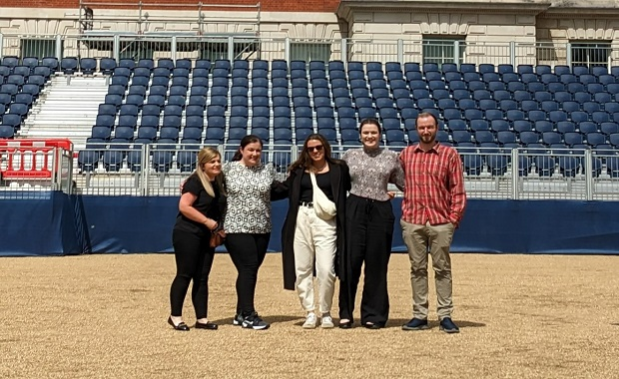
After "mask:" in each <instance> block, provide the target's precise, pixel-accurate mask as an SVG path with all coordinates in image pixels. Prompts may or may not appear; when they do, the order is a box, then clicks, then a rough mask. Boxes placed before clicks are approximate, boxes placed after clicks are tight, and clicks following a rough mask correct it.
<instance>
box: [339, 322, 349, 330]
mask: <svg viewBox="0 0 619 379" xmlns="http://www.w3.org/2000/svg"><path fill="white" fill-rule="evenodd" d="M338 328H340V329H352V321H346V322H340V323H339V325H338Z"/></svg>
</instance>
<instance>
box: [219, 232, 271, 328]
mask: <svg viewBox="0 0 619 379" xmlns="http://www.w3.org/2000/svg"><path fill="white" fill-rule="evenodd" d="M270 237H271V234H270V233H267V234H247V233H233V234H228V235H226V243H225V244H226V249H228V252H229V253H230V257H231V258H232V262H233V263H234V266H236V270H237V272H238V277H237V279H236V294H237V305H236V312H237V314H240V315H242V316H249V315H251V314H253V313H255V312H256V309H255V307H254V297H255V294H256V282H257V281H258V270H259V269H260V266H261V265H262V262H263V261H264V257H265V255H266V252H267V247H268V245H269V238H270Z"/></svg>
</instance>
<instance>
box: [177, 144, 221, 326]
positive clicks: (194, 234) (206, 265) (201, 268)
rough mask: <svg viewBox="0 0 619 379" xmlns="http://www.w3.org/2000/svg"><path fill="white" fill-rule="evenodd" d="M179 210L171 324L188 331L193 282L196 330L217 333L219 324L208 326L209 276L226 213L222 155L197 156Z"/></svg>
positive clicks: (204, 152)
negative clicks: (214, 240) (186, 307)
mask: <svg viewBox="0 0 619 379" xmlns="http://www.w3.org/2000/svg"><path fill="white" fill-rule="evenodd" d="M178 209H179V213H178V216H177V218H176V224H175V226H174V231H173V233H172V242H173V245H174V255H175V258H176V269H177V272H176V277H175V278H174V281H173V282H172V287H171V289H170V303H171V307H172V313H171V315H170V317H169V318H168V323H169V324H170V325H172V327H173V328H174V329H176V330H180V331H188V330H189V327H188V326H187V324H185V322H183V318H182V311H183V302H184V300H185V295H187V289H188V288H189V283H190V282H191V281H192V280H193V289H192V293H191V298H192V301H193V306H194V309H195V312H196V325H195V328H196V329H207V330H216V329H217V324H213V323H209V322H208V318H207V307H208V276H209V273H210V271H211V266H212V264H213V257H214V254H215V249H214V248H212V247H210V245H209V241H210V237H211V233H212V232H213V231H214V230H216V229H217V228H218V226H219V222H220V220H221V219H222V216H223V213H224V210H225V197H224V191H223V175H222V173H221V155H220V154H219V152H218V151H217V150H216V149H213V148H210V147H206V148H204V149H202V150H200V152H199V153H198V167H197V168H196V170H195V172H194V173H193V174H192V175H191V176H190V177H189V178H188V179H187V180H186V181H185V183H184V184H183V188H182V195H181V199H180V202H179V206H178Z"/></svg>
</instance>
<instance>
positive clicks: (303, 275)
mask: <svg viewBox="0 0 619 379" xmlns="http://www.w3.org/2000/svg"><path fill="white" fill-rule="evenodd" d="M310 174H314V175H315V178H316V184H317V186H318V187H319V188H320V189H321V190H322V192H323V193H325V195H326V196H327V197H328V198H329V199H330V200H331V201H333V202H334V203H335V205H336V209H337V212H336V215H335V217H333V218H332V219H328V220H324V219H321V218H320V217H318V216H317V214H316V212H315V210H314V208H313V186H312V182H311V178H310ZM285 186H286V187H287V188H288V201H289V206H288V213H287V215H286V220H285V222H284V227H283V231H282V260H283V267H284V288H286V289H289V290H292V289H296V290H297V293H298V294H299V299H300V301H301V305H302V307H303V308H304V310H305V311H306V312H307V316H306V320H305V323H304V324H303V327H304V328H307V329H310V328H315V327H316V326H317V322H318V317H317V315H316V313H315V309H314V288H313V281H312V276H313V273H314V272H316V277H317V278H318V282H319V288H318V290H319V292H320V293H319V295H320V296H319V307H320V313H321V326H322V327H323V328H332V327H333V326H334V325H333V319H332V318H331V315H330V311H331V305H332V302H333V287H334V283H335V277H336V275H337V276H339V277H340V279H341V278H342V275H343V274H344V272H345V271H346V270H341V269H340V268H343V267H346V262H345V261H344V257H345V254H344V251H345V249H344V243H345V240H346V238H345V235H344V230H345V228H344V220H345V219H346V193H347V191H348V190H349V189H350V176H349V173H348V166H347V165H346V163H345V162H343V161H341V160H337V159H334V158H332V157H331V146H330V145H329V142H328V141H327V140H326V139H325V138H324V137H323V136H322V135H320V134H312V135H310V136H309V137H307V139H306V140H305V143H304V144H303V149H302V151H301V153H300V155H299V158H298V159H297V161H296V162H294V163H293V164H292V165H291V166H290V169H289V176H288V179H287V180H286V182H285ZM314 262H316V264H315V265H314Z"/></svg>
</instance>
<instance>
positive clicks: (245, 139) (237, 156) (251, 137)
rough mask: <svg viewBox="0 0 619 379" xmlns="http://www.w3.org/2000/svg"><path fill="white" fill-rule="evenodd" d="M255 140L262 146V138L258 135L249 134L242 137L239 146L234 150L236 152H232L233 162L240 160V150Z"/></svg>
mask: <svg viewBox="0 0 619 379" xmlns="http://www.w3.org/2000/svg"><path fill="white" fill-rule="evenodd" d="M256 142H258V143H260V147H263V146H264V145H263V143H262V140H261V139H260V137H258V136H255V135H253V134H250V135H247V136H245V137H243V139H242V140H241V144H240V146H239V148H238V149H237V150H236V153H234V156H233V157H232V161H233V162H235V161H240V160H241V159H242V158H243V154H242V153H241V150H243V149H244V148H245V146H247V145H249V144H250V143H256Z"/></svg>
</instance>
